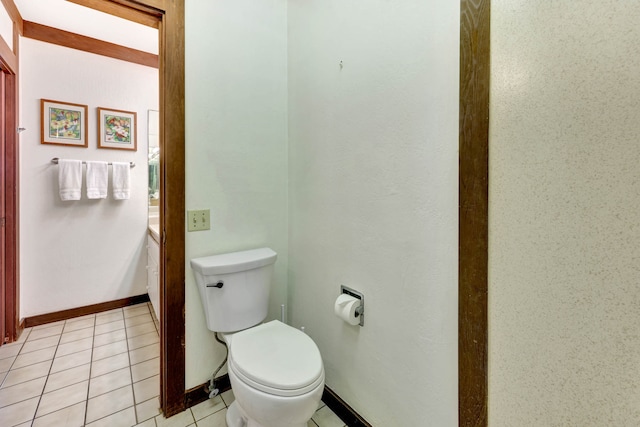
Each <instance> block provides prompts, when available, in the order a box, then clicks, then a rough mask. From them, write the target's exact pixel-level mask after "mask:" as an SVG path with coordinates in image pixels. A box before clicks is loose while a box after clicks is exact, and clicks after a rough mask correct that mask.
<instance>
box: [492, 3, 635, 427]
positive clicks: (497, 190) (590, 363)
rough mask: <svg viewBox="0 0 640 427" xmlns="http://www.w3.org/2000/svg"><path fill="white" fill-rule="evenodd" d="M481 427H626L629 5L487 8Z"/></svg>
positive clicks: (630, 337)
mask: <svg viewBox="0 0 640 427" xmlns="http://www.w3.org/2000/svg"><path fill="white" fill-rule="evenodd" d="M491 11H492V17H491V20H492V22H491V27H492V28H491V35H492V40H491V49H492V57H491V64H492V85H491V135H490V153H491V158H490V168H491V170H490V176H489V182H490V203H489V205H490V212H489V222H490V224H489V230H490V235H489V236H490V239H489V249H490V250H489V261H490V265H489V267H490V275H489V315H490V319H489V326H490V329H489V337H490V341H489V351H490V353H489V424H490V425H492V426H496V427H498V426H529V425H535V426H567V425H575V426H603V425H619V426H621V425H638V423H639V422H640V364H638V357H639V356H638V355H639V354H640V339H639V338H638V325H640V310H639V309H638V307H640V288H639V287H638V282H639V281H640V270H639V268H638V266H639V262H638V260H639V259H640V245H639V244H638V242H640V227H639V225H638V224H640V210H639V209H638V206H640V168H639V167H638V164H639V162H640V146H639V145H638V135H639V134H640V121H639V120H638V111H639V109H638V99H639V98H640V74H639V73H638V69H639V67H640V44H639V43H638V41H639V40H640V27H638V22H639V20H640V4H638V3H637V2H619V1H615V0H605V1H599V2H580V5H579V7H578V6H577V5H576V4H575V2H557V1H556V2H513V1H509V0H498V1H493V2H492V7H491Z"/></svg>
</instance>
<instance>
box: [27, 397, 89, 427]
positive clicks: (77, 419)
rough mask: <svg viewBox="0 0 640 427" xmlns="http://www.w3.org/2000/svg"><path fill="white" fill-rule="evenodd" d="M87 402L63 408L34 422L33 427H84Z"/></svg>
mask: <svg viewBox="0 0 640 427" xmlns="http://www.w3.org/2000/svg"><path fill="white" fill-rule="evenodd" d="M86 406H87V405H86V404H85V402H80V403H76V404H75V405H71V406H68V407H66V408H62V409H60V410H58V411H55V412H52V413H50V414H47V415H43V416H42V417H39V418H36V419H35V420H34V421H33V427H52V426H55V427H82V426H83V425H84V411H85V407H86Z"/></svg>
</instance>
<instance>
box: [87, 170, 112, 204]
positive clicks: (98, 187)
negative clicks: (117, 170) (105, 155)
mask: <svg viewBox="0 0 640 427" xmlns="http://www.w3.org/2000/svg"><path fill="white" fill-rule="evenodd" d="M108 166H109V164H108V163H107V162H87V176H86V181H87V198H89V199H106V198H107V182H108V180H109V168H108Z"/></svg>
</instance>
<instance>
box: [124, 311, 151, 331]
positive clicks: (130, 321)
mask: <svg viewBox="0 0 640 427" xmlns="http://www.w3.org/2000/svg"><path fill="white" fill-rule="evenodd" d="M124 323H125V325H126V327H127V328H130V327H132V326H136V325H142V324H143V323H153V317H151V314H150V313H145V314H141V315H139V316H133V317H127V318H125V319H124Z"/></svg>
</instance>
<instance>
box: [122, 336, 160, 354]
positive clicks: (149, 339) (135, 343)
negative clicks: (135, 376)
mask: <svg viewBox="0 0 640 427" xmlns="http://www.w3.org/2000/svg"><path fill="white" fill-rule="evenodd" d="M157 342H160V337H159V336H158V334H157V333H156V332H155V331H154V332H151V333H148V334H144V335H138V336H137V337H133V338H129V339H127V343H128V345H129V351H131V350H135V349H137V348H140V347H146V346H148V345H151V344H155V343H157Z"/></svg>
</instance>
